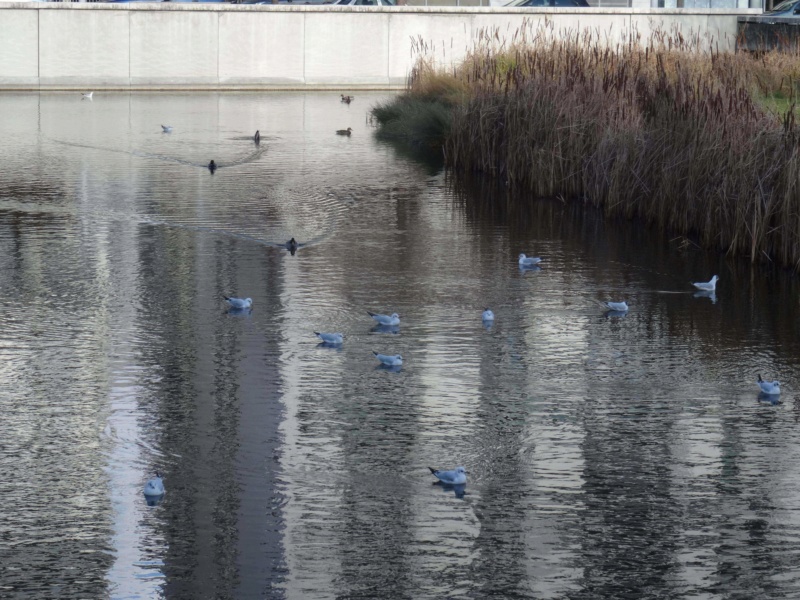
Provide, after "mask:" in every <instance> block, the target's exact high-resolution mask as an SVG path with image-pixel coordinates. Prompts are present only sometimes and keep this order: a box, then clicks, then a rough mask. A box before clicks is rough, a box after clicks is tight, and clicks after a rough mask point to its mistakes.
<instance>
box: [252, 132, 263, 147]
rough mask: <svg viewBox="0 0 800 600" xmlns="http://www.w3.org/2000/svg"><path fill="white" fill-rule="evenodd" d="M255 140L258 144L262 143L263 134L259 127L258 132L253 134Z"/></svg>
mask: <svg viewBox="0 0 800 600" xmlns="http://www.w3.org/2000/svg"><path fill="white" fill-rule="evenodd" d="M253 141H254V142H255V143H256V146H258V145H259V144H260V143H261V134H260V133H259V131H258V130H257V129H256V134H255V135H254V136H253Z"/></svg>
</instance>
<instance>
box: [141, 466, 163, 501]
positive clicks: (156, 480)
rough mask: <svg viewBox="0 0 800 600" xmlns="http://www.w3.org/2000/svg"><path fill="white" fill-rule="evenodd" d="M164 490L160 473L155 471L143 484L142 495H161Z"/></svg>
mask: <svg viewBox="0 0 800 600" xmlns="http://www.w3.org/2000/svg"><path fill="white" fill-rule="evenodd" d="M164 492H166V490H165V489H164V482H163V481H161V475H160V474H159V473H158V471H156V476H155V477H153V478H152V479H150V480H149V481H148V482H147V483H145V484H144V495H145V496H163V495H164Z"/></svg>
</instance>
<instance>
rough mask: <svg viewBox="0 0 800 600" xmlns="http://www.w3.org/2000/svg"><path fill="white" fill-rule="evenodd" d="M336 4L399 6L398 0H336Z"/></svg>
mask: <svg viewBox="0 0 800 600" xmlns="http://www.w3.org/2000/svg"><path fill="white" fill-rule="evenodd" d="M334 4H335V5H336V6H397V0H336V2H334Z"/></svg>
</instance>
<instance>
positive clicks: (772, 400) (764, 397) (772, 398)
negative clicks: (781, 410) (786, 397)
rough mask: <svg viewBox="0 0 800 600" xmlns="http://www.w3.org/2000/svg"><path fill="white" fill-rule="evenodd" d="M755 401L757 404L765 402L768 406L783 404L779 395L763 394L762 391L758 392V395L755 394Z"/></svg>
mask: <svg viewBox="0 0 800 600" xmlns="http://www.w3.org/2000/svg"><path fill="white" fill-rule="evenodd" d="M756 402H757V403H758V404H766V405H768V406H778V405H780V404H783V402H781V397H780V396H777V395H775V394H765V393H764V392H759V393H758V396H756Z"/></svg>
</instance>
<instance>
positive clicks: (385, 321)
mask: <svg viewBox="0 0 800 600" xmlns="http://www.w3.org/2000/svg"><path fill="white" fill-rule="evenodd" d="M367 314H368V315H369V316H370V317H372V318H373V319H375V320H376V321H377V322H378V324H379V325H390V326H393V325H400V315H398V314H397V313H393V314H392V315H391V316H389V315H376V314H375V313H371V312H369V311H367Z"/></svg>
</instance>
